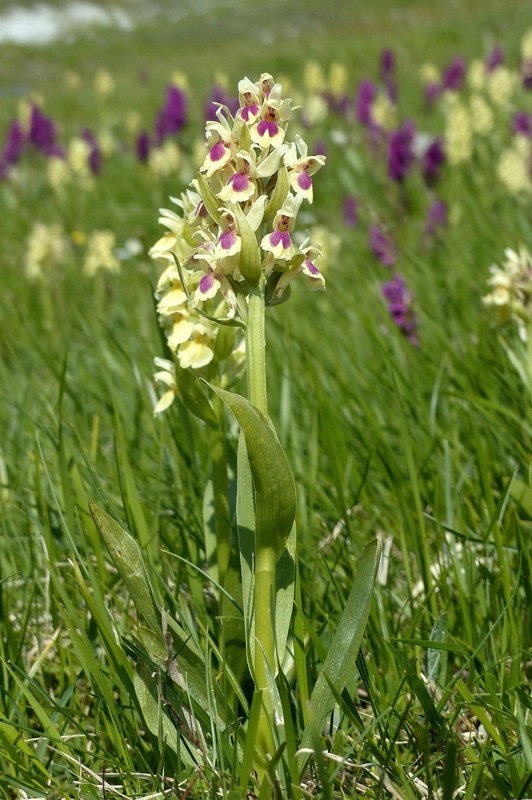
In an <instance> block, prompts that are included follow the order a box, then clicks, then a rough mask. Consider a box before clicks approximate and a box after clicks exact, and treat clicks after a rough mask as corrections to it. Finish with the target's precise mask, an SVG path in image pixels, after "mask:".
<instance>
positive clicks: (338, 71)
mask: <svg viewBox="0 0 532 800" xmlns="http://www.w3.org/2000/svg"><path fill="white" fill-rule="evenodd" d="M346 87H347V70H346V68H345V67H344V65H343V64H339V63H338V62H337V61H334V62H333V63H332V64H331V67H330V69H329V89H330V90H331V92H332V93H333V95H335V96H336V97H341V96H342V95H343V94H345V90H346Z"/></svg>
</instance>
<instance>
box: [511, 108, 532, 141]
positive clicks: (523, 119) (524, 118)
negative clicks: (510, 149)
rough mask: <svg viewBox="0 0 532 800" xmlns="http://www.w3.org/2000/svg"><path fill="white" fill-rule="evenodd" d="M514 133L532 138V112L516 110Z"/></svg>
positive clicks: (513, 125) (513, 124) (513, 123)
mask: <svg viewBox="0 0 532 800" xmlns="http://www.w3.org/2000/svg"><path fill="white" fill-rule="evenodd" d="M512 133H513V134H515V135H517V136H528V138H529V139H531V138H532V114H527V113H525V112H524V111H516V113H515V114H514V118H513V122H512Z"/></svg>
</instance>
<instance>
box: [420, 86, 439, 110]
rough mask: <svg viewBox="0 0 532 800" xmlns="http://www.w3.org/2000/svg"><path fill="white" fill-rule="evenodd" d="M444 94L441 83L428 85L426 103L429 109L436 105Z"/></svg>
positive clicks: (425, 92) (425, 90) (425, 91)
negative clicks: (442, 93)
mask: <svg viewBox="0 0 532 800" xmlns="http://www.w3.org/2000/svg"><path fill="white" fill-rule="evenodd" d="M441 92H442V86H441V84H440V83H427V84H426V86H425V89H424V94H425V103H426V104H427V106H429V108H430V107H431V106H433V105H434V103H435V102H436V100H437V99H438V97H439V96H440V94H441Z"/></svg>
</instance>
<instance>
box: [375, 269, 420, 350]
mask: <svg viewBox="0 0 532 800" xmlns="http://www.w3.org/2000/svg"><path fill="white" fill-rule="evenodd" d="M381 291H382V294H383V297H385V298H386V300H387V301H388V313H389V314H390V316H391V318H392V320H393V321H394V323H395V324H396V325H397V327H398V328H399V330H400V331H401V333H402V334H403V335H404V336H406V338H407V339H408V341H409V342H410V344H413V345H414V346H415V347H418V346H419V339H418V335H417V327H418V321H417V316H416V314H415V312H414V310H413V307H412V302H413V299H414V296H413V295H412V293H411V292H410V291H409V290H408V289H407V287H406V284H405V282H404V280H403V278H402V277H401V276H400V275H394V277H393V278H392V280H391V281H386V283H383V284H382V286H381Z"/></svg>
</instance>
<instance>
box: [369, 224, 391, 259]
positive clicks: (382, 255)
mask: <svg viewBox="0 0 532 800" xmlns="http://www.w3.org/2000/svg"><path fill="white" fill-rule="evenodd" d="M368 243H369V248H370V250H371V252H372V253H373V255H374V256H375V257H376V258H378V259H379V261H380V262H381V264H383V265H384V266H385V267H393V265H394V264H395V260H396V258H397V250H396V247H395V243H394V241H393V239H392V238H391V236H388V235H387V234H386V233H384V231H383V230H382V229H381V228H379V226H378V225H370V228H369V242H368Z"/></svg>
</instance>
